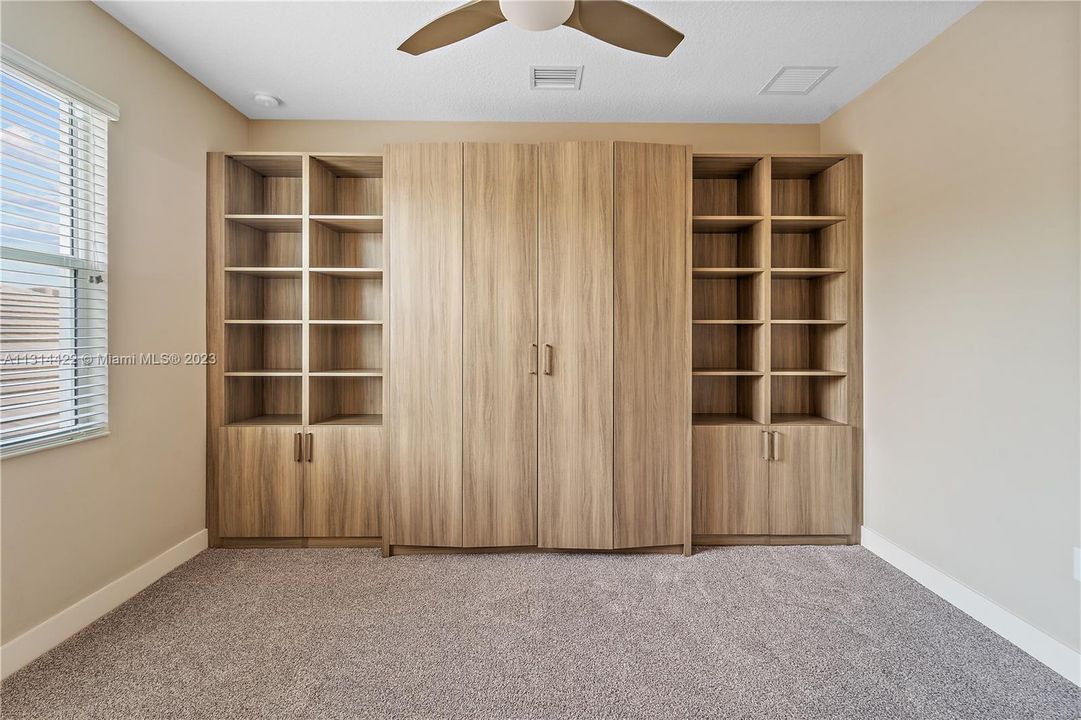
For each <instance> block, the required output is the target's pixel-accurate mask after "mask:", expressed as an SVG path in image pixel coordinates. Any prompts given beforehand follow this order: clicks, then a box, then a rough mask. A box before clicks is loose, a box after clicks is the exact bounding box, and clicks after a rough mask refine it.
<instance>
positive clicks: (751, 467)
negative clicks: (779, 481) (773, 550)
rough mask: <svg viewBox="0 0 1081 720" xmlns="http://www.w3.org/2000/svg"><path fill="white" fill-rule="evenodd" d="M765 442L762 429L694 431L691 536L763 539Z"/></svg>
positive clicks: (766, 488) (766, 484)
mask: <svg viewBox="0 0 1081 720" xmlns="http://www.w3.org/2000/svg"><path fill="white" fill-rule="evenodd" d="M768 440H769V437H768V433H767V431H766V429H765V428H764V427H762V426H755V425H731V426H706V425H698V426H695V427H694V429H693V431H692V435H691V447H692V457H691V468H692V472H691V477H692V483H693V490H692V493H691V497H692V499H693V501H692V513H691V527H692V529H693V532H694V534H695V535H765V534H767V533H769V465H770V463H769V461H767V460H766V455H767V452H768V447H767V442H768Z"/></svg>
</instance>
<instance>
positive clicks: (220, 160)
mask: <svg viewBox="0 0 1081 720" xmlns="http://www.w3.org/2000/svg"><path fill="white" fill-rule="evenodd" d="M226 162H227V160H226V157H225V155H224V154H223V153H207V156H206V349H207V352H208V353H212V354H214V355H215V357H217V358H219V362H216V363H208V364H207V366H206V528H207V543H208V544H209V545H210V547H217V546H218V544H219V542H220V537H221V533H220V532H219V527H218V526H219V522H218V458H219V456H220V449H219V448H218V441H219V440H220V437H221V436H220V433H219V428H221V426H222V425H224V424H225V374H224V373H225V367H226V366H225V363H223V362H220V359H221V358H223V357H224V356H225V324H224V323H225V298H224V295H225V272H224V270H223V264H224V262H225V247H224V245H225V236H226V228H225V221H224V220H223V219H222V218H223V217H224V215H225V203H226V199H225V184H226V181H225V178H226V167H225V164H226Z"/></svg>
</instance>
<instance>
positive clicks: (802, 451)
mask: <svg viewBox="0 0 1081 720" xmlns="http://www.w3.org/2000/svg"><path fill="white" fill-rule="evenodd" d="M773 457H774V459H773V461H772V462H770V475H769V504H770V533H771V534H773V535H847V534H848V533H850V532H851V531H852V429H851V428H849V427H843V426H834V427H827V426H815V427H792V426H785V427H784V428H783V429H780V430H776V431H775V434H774V450H773Z"/></svg>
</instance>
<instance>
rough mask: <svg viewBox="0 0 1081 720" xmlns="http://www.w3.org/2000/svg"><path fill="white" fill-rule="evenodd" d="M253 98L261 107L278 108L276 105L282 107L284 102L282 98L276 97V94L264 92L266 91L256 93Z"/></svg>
mask: <svg viewBox="0 0 1081 720" xmlns="http://www.w3.org/2000/svg"><path fill="white" fill-rule="evenodd" d="M251 99H252V101H253V102H254V103H255V104H256V105H259V106H260V107H265V108H276V107H280V106H281V104H282V100H281V98H279V97H275V96H273V95H271V94H270V93H264V92H257V93H254V94H253V95H252V96H251Z"/></svg>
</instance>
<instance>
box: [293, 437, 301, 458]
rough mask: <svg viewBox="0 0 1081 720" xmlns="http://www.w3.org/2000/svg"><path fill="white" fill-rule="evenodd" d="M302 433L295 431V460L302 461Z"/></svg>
mask: <svg viewBox="0 0 1081 720" xmlns="http://www.w3.org/2000/svg"><path fill="white" fill-rule="evenodd" d="M300 444H301V440H300V433H293V461H294V462H300Z"/></svg>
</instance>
